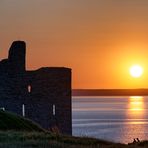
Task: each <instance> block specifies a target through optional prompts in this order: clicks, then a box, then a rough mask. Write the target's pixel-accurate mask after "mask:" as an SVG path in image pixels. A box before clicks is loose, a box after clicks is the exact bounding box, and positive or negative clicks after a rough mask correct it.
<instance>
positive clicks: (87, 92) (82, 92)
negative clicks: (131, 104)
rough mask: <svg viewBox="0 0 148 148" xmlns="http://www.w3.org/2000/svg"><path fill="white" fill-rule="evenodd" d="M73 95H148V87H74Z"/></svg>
mask: <svg viewBox="0 0 148 148" xmlns="http://www.w3.org/2000/svg"><path fill="white" fill-rule="evenodd" d="M72 95H73V96H148V89H73V91H72Z"/></svg>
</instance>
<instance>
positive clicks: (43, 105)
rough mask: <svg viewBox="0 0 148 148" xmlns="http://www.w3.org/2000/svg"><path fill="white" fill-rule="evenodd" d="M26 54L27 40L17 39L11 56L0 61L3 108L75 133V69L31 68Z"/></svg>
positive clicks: (13, 44) (1, 104)
mask: <svg viewBox="0 0 148 148" xmlns="http://www.w3.org/2000/svg"><path fill="white" fill-rule="evenodd" d="M25 56H26V44H25V42H24V41H14V42H13V43H12V45H11V47H10V49H9V55H8V59H4V60H2V61H0V108H1V109H3V110H6V111H10V112H13V113H16V114H18V115H21V116H24V117H26V118H29V119H31V120H33V121H35V122H36V123H38V124H39V125H41V126H42V127H43V128H45V129H50V128H52V127H55V126H56V127H58V129H59V131H60V132H61V133H63V134H68V135H71V134H72V117H71V69H69V68H63V67H46V68H40V69H38V70H34V71H28V70H26V67H25V63H26V60H25V59H26V58H25Z"/></svg>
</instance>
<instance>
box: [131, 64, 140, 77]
mask: <svg viewBox="0 0 148 148" xmlns="http://www.w3.org/2000/svg"><path fill="white" fill-rule="evenodd" d="M142 74H143V68H142V67H141V66H140V65H134V66H132V67H131V68H130V75H131V76H132V77H134V78H139V77H141V76H142Z"/></svg>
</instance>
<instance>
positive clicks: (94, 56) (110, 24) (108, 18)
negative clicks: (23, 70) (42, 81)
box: [0, 0, 148, 88]
mask: <svg viewBox="0 0 148 148" xmlns="http://www.w3.org/2000/svg"><path fill="white" fill-rule="evenodd" d="M0 19H1V20H0V59H3V58H5V57H7V52H8V48H9V46H10V44H11V42H12V41H13V40H25V41H26V42H27V69H37V68H39V67H41V66H65V67H71V68H72V70H73V88H148V58H147V57H148V1H147V0H55V1H54V0H0ZM134 64H139V65H141V66H142V67H143V69H144V74H143V76H142V77H140V78H139V79H134V78H132V77H131V75H130V74H129V68H130V66H131V65H134Z"/></svg>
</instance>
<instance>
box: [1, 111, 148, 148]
mask: <svg viewBox="0 0 148 148" xmlns="http://www.w3.org/2000/svg"><path fill="white" fill-rule="evenodd" d="M52 131H54V132H52V133H51V132H47V131H45V130H44V129H42V128H41V127H40V126H39V125H37V124H36V123H34V122H32V121H30V120H28V119H25V118H22V117H20V116H16V115H15V114H12V113H8V112H4V111H0V148H148V141H143V142H139V143H136V144H131V145H125V144H117V143H112V142H108V141H104V140H99V139H93V138H86V137H83V138H80V137H72V136H66V135H60V134H59V131H58V130H57V129H56V128H55V129H54V130H52Z"/></svg>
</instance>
